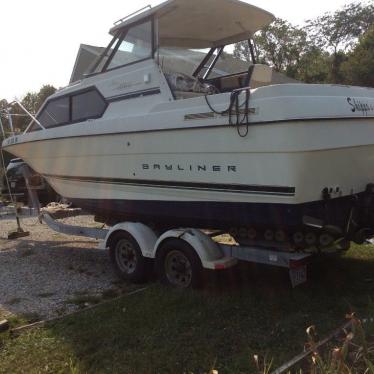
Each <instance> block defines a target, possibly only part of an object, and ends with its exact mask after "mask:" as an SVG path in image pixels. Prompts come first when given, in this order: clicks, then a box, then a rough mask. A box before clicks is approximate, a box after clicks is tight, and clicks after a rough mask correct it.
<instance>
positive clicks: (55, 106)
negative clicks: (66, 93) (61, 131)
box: [37, 97, 70, 128]
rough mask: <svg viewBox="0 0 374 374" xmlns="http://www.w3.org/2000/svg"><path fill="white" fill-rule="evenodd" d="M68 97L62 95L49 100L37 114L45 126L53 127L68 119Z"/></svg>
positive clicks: (66, 121)
mask: <svg viewBox="0 0 374 374" xmlns="http://www.w3.org/2000/svg"><path fill="white" fill-rule="evenodd" d="M69 107H70V105H69V98H68V97H63V98H61V99H56V100H52V101H50V102H49V103H48V104H47V105H46V106H45V108H44V109H43V110H42V111H41V113H40V114H39V115H38V117H37V119H38V120H39V122H40V123H41V124H42V125H43V126H44V127H45V128H48V127H51V126H52V127H53V126H58V125H62V124H64V123H68V122H69V121H70V111H69Z"/></svg>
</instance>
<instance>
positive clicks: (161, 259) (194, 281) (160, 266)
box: [156, 239, 203, 289]
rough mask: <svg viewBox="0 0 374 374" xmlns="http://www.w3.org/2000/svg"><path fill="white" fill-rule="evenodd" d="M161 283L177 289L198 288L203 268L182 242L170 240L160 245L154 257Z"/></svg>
mask: <svg viewBox="0 0 374 374" xmlns="http://www.w3.org/2000/svg"><path fill="white" fill-rule="evenodd" d="M156 268H157V271H158V274H159V277H160V279H161V281H162V282H163V283H165V284H168V285H171V286H173V287H177V288H195V289H196V288H200V287H201V285H202V273H203V267H202V264H201V261H200V258H199V257H198V255H197V254H196V252H195V250H194V249H193V248H192V247H191V246H190V245H189V244H188V243H186V242H185V241H184V240H181V239H170V240H167V241H166V242H164V243H163V244H161V246H160V248H159V250H158V254H157V257H156Z"/></svg>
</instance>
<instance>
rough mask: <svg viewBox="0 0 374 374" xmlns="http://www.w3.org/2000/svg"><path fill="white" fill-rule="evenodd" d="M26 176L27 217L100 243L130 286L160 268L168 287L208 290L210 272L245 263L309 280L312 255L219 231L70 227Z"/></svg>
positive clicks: (124, 225) (130, 225)
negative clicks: (45, 207) (234, 239)
mask: <svg viewBox="0 0 374 374" xmlns="http://www.w3.org/2000/svg"><path fill="white" fill-rule="evenodd" d="M23 174H24V177H25V180H26V185H27V187H28V190H29V194H30V198H31V201H32V202H33V204H34V207H33V209H31V210H28V211H26V210H24V214H25V215H27V216H30V214H32V215H34V216H38V217H39V219H40V222H41V223H42V222H44V223H45V224H47V225H48V227H49V228H51V229H52V230H54V231H56V232H59V233H62V234H66V235H74V236H83V237H89V238H95V239H98V240H99V248H100V249H102V250H107V251H108V252H109V255H110V258H111V261H112V263H113V265H114V268H115V270H116V272H117V274H118V275H119V276H120V277H121V278H122V279H125V280H127V281H130V282H135V283H139V282H143V281H145V280H146V278H147V277H148V276H149V274H150V273H151V272H153V270H154V269H155V270H156V272H157V274H158V276H159V278H160V279H161V281H162V282H163V283H165V284H168V285H171V286H174V287H178V288H198V287H200V286H201V285H202V278H203V277H202V275H203V272H204V270H212V271H219V270H225V269H229V268H232V267H234V266H236V265H237V264H238V262H239V261H246V262H252V263H258V264H264V265H270V266H276V267H281V268H285V269H288V271H289V275H290V280H291V284H292V286H293V287H296V286H298V285H300V284H302V283H304V282H306V280H307V264H308V262H309V261H310V259H311V256H312V255H311V254H308V253H297V252H290V251H288V250H285V249H284V248H281V246H279V248H266V247H264V246H261V245H255V243H254V244H253V245H248V246H243V245H239V244H236V243H234V244H228V243H227V242H222V241H220V240H218V238H219V237H220V236H221V235H222V232H218V231H213V232H207V231H204V230H200V229H196V228H174V229H171V230H168V231H166V232H161V233H158V232H156V231H155V230H153V229H152V228H151V227H149V226H147V225H145V224H143V223H140V222H119V223H117V224H115V225H114V226H112V227H110V228H108V229H104V228H90V227H80V226H72V225H67V224H65V223H63V222H60V221H58V220H56V219H54V218H52V217H51V215H50V214H48V213H46V212H41V211H40V204H39V200H38V195H37V190H38V186H35V185H32V184H30V183H29V182H28V181H29V177H30V169H29V167H28V166H27V165H26V164H25V165H24V166H23ZM30 212H32V213H30ZM19 214H21V215H22V212H21V213H19Z"/></svg>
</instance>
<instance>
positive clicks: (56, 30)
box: [0, 0, 350, 101]
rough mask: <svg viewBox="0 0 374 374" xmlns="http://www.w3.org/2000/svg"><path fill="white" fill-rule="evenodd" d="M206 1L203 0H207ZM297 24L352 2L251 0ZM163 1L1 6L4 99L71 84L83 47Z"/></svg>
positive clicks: (0, 94) (74, 0)
mask: <svg viewBox="0 0 374 374" xmlns="http://www.w3.org/2000/svg"><path fill="white" fill-rule="evenodd" d="M202 1H203V0H202ZM245 1H246V2H249V3H251V4H253V5H257V6H259V7H261V8H263V9H266V10H268V11H270V12H272V13H273V14H274V15H275V16H277V17H281V18H284V19H286V20H288V21H290V22H291V23H293V24H295V25H302V24H303V21H305V20H306V19H310V18H314V17H317V16H319V15H321V14H323V13H324V12H327V11H334V10H336V9H338V8H339V7H341V6H343V5H344V4H347V3H349V2H350V1H349V0H313V1H306V0H298V1H297V0H249V1H248V0H245ZM160 2H161V1H160V0H134V1H128V0H127V1H126V0H122V1H118V0H105V1H102V0H101V1H98V0H90V1H88V0H64V1H56V0H49V1H48V0H32V1H30V0H12V1H4V2H2V4H1V5H0V41H1V52H0V99H3V98H5V99H7V100H8V101H11V100H12V99H14V98H15V97H17V98H22V96H23V95H25V94H26V93H27V92H29V91H38V90H39V89H40V88H41V86H42V85H43V84H52V85H54V86H55V87H63V86H66V85H67V84H68V82H69V79H70V75H71V72H72V69H73V66H74V62H75V58H76V55H77V52H78V49H79V45H80V44H81V43H83V44H91V45H98V46H104V45H106V44H107V43H108V41H109V35H108V30H109V29H110V27H111V26H112V24H113V22H115V21H116V20H118V19H119V18H122V17H124V16H126V15H127V14H129V13H132V12H133V11H135V10H137V9H139V8H141V7H143V6H145V5H148V4H151V5H153V6H154V5H157V4H159V3H160Z"/></svg>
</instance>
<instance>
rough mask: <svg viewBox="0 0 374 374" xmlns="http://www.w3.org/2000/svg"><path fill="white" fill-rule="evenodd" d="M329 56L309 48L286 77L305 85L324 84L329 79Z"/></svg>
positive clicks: (321, 51)
mask: <svg viewBox="0 0 374 374" xmlns="http://www.w3.org/2000/svg"><path fill="white" fill-rule="evenodd" d="M330 65H331V55H330V54H329V53H328V52H325V51H323V50H321V49H320V48H318V47H311V48H310V50H309V51H307V52H306V53H305V54H304V55H302V56H301V57H300V60H299V63H298V64H297V65H296V66H294V67H293V71H288V72H287V75H289V76H291V77H293V78H295V79H297V80H299V81H302V82H305V83H326V82H328V81H329V79H330Z"/></svg>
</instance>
